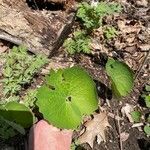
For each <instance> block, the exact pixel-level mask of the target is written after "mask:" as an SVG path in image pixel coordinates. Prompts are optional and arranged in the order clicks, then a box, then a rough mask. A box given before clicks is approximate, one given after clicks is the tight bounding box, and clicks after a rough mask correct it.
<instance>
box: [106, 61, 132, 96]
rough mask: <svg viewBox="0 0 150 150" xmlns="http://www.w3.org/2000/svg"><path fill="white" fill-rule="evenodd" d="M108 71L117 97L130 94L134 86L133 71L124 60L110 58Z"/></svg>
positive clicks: (107, 64) (107, 66) (107, 65)
mask: <svg viewBox="0 0 150 150" xmlns="http://www.w3.org/2000/svg"><path fill="white" fill-rule="evenodd" d="M106 72H107V74H108V76H109V77H110V80H111V85H112V91H113V93H114V95H115V96H116V97H118V98H119V97H122V96H126V95H127V94H129V93H130V92H131V90H132V88H133V81H134V76H133V71H132V70H131V69H130V68H129V67H128V66H127V65H126V64H125V63H123V62H120V61H118V60H114V59H108V61H107V63H106Z"/></svg>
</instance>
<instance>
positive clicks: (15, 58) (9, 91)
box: [2, 46, 47, 97]
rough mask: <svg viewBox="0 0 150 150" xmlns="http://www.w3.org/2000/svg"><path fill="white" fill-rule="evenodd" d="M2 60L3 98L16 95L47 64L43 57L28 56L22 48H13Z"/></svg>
mask: <svg viewBox="0 0 150 150" xmlns="http://www.w3.org/2000/svg"><path fill="white" fill-rule="evenodd" d="M4 58H5V64H4V71H3V77H4V79H3V80H2V83H3V95H4V96H5V97H9V96H11V95H13V94H16V93H17V92H18V91H20V89H21V87H22V86H23V85H25V84H28V83H30V81H31V80H32V78H33V76H34V75H35V74H36V73H37V72H38V71H39V69H40V68H41V67H42V66H43V65H44V64H45V63H46V62H47V59H46V57H45V56H43V55H29V54H28V53H27V49H26V48H24V47H23V46H19V47H13V49H12V50H10V52H9V53H7V54H5V56H4Z"/></svg>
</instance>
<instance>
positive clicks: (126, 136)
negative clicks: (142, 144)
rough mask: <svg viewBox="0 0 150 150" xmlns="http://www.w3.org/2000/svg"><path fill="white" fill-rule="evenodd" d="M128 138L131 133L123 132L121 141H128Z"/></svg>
mask: <svg viewBox="0 0 150 150" xmlns="http://www.w3.org/2000/svg"><path fill="white" fill-rule="evenodd" d="M128 138H129V133H126V132H122V133H121V134H120V140H121V141H122V142H124V141H126V140H127V139H128Z"/></svg>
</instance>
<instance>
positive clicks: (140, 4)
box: [136, 0, 148, 7]
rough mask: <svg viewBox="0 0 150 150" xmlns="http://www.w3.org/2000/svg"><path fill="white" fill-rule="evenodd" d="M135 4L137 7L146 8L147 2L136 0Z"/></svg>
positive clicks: (145, 0) (146, 0)
mask: <svg viewBox="0 0 150 150" xmlns="http://www.w3.org/2000/svg"><path fill="white" fill-rule="evenodd" d="M136 4H137V5H138V6H144V7H147V6H148V0H137V1H136Z"/></svg>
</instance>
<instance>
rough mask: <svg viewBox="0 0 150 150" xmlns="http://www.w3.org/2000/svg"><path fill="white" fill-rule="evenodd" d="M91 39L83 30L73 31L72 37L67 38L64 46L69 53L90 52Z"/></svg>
mask: <svg viewBox="0 0 150 150" xmlns="http://www.w3.org/2000/svg"><path fill="white" fill-rule="evenodd" d="M90 42H91V39H90V37H89V36H87V35H86V33H85V32H84V31H80V30H78V31H75V32H74V33H73V37H72V38H68V39H67V40H65V42H64V47H65V49H66V50H67V52H68V53H69V54H74V53H80V52H83V53H90V52H91V49H90Z"/></svg>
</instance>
